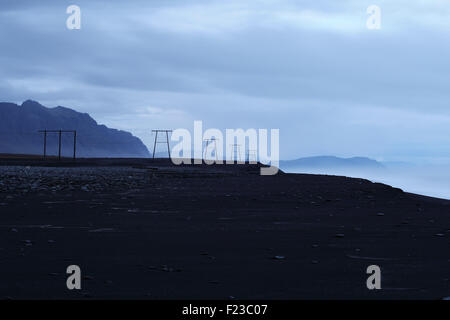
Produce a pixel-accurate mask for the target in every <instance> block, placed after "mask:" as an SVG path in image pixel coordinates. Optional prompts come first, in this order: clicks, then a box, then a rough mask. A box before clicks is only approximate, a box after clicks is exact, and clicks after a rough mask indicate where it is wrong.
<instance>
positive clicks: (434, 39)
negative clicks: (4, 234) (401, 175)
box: [0, 0, 450, 162]
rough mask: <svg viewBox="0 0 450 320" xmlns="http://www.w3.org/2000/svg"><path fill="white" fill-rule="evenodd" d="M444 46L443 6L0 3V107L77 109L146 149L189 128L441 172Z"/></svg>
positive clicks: (294, 152)
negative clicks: (376, 23) (199, 125)
mask: <svg viewBox="0 0 450 320" xmlns="http://www.w3.org/2000/svg"><path fill="white" fill-rule="evenodd" d="M72 4H75V5H78V6H79V7H80V8H81V30H68V29H67V28H66V19H67V17H68V14H66V8H67V7H68V6H69V5H72ZM372 4H375V5H378V6H379V7H380V8H381V10H382V11H381V29H380V30H368V29H367V27H366V20H367V18H368V16H369V15H368V14H367V13H366V9H367V7H368V6H369V5H372ZM449 40H450V1H448V0H395V1H392V0H390V1H381V0H380V1H374V0H371V1H366V0H348V1H344V0H342V1H336V0H308V1H293V0H252V1H250V0H248V1H246V0H226V1H225V0H221V1H216V0H199V1H188V0H186V1H182V0H164V1H163V0H157V1H152V0H135V1H112V0H98V1H92V0H88V1H86V0H72V1H65V0H58V1H54V0H52V1H50V0H44V1H32V0H28V1H27V0H20V1H17V0H1V1H0V44H1V50H0V75H1V76H0V101H10V102H17V103H19V102H22V101H23V100H26V99H33V100H37V101H39V102H41V103H42V104H44V105H46V106H49V107H53V106H57V105H63V106H67V107H71V108H74V109H76V110H78V111H80V112H88V113H89V114H90V115H91V116H93V117H94V118H95V119H96V120H97V121H98V122H100V123H103V124H106V125H108V126H110V127H114V128H119V129H124V130H128V131H131V132H133V133H134V134H135V135H137V136H138V137H140V138H141V139H142V140H143V141H144V143H146V144H147V145H148V146H149V147H150V146H151V141H152V136H151V135H150V130H151V129H154V128H173V129H175V128H187V129H191V128H192V126H193V121H194V120H203V123H204V127H205V128H212V127H214V128H221V129H225V128H239V127H242V128H267V129H270V128H279V129H280V142H281V144H280V154H281V158H283V159H291V158H297V157H301V156H311V155H323V154H333V155H337V156H368V157H371V158H375V159H378V160H387V161H396V160H403V161H412V162H423V161H431V162H450V108H449V104H450V88H449V86H450V82H449V79H450V63H449V60H448V57H449V56H450V41H449Z"/></svg>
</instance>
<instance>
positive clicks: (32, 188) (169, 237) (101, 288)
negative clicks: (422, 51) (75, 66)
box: [0, 160, 450, 299]
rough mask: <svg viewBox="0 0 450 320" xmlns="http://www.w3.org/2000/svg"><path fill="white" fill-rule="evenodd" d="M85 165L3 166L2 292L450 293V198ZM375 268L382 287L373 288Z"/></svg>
mask: <svg viewBox="0 0 450 320" xmlns="http://www.w3.org/2000/svg"><path fill="white" fill-rule="evenodd" d="M2 164H3V165H5V164H9V165H13V164H16V165H17V164H20V165H36V164H40V162H39V161H37V160H30V161H28V162H26V163H25V162H24V161H17V162H14V161H12V162H11V161H10V162H7V163H6V162H3V163H2ZM113 164H114V165H119V166H118V167H116V166H111V165H113ZM40 165H42V164H40ZM96 165H102V166H101V167H98V166H96ZM78 166H79V167H76V168H73V167H59V168H55V167H46V168H41V167H34V166H31V167H26V166H20V167H8V166H0V191H1V193H0V234H1V242H0V271H1V273H0V298H8V299H9V298H11V299H23V298H26V299H28V298H31V299H47V298H52V299H53V298H63V299H66V298H76V299H78V298H82V299H89V298H90V299H92V298H93V299H104V298H105V299H110V298H112V299H119V298H126V299H128V298H132V299H180V298H181V299H197V298H206V299H230V298H232V297H234V298H236V299H316V298H319V299H341V298H342V299H349V298H351V299H367V298H369V299H372V298H373V299H392V298H402V299H403V298H406V299H423V298H425V299H442V298H444V297H447V296H450V280H449V278H450V268H449V267H450V250H449V248H450V246H449V244H450V243H449V236H450V229H449V228H450V201H446V200H439V199H433V198H428V197H422V196H418V195H413V194H407V193H403V192H402V191H401V190H399V189H395V188H391V187H389V186H386V185H382V184H377V183H371V182H369V181H367V180H361V179H350V178H345V177H336V176H320V175H301V174H283V173H280V174H278V175H277V176H260V175H259V170H258V169H257V168H255V167H253V168H252V167H251V166H248V165H245V166H244V165H234V166H230V165H228V166H214V167H206V166H200V167H195V166H191V167H184V168H180V167H174V166H171V165H168V164H167V163H166V162H164V161H156V162H153V163H152V162H151V161H148V160H133V161H131V160H130V161H125V160H122V161H120V160H117V161H112V160H111V161H108V160H103V161H101V160H98V161H94V160H89V161H88V160H85V161H84V162H83V161H80V162H79V163H78ZM132 166H134V167H135V168H132ZM275 256H282V257H284V258H281V257H280V259H274V257H275ZM71 264H76V265H79V266H80V267H81V270H82V276H83V280H82V290H81V291H76V290H73V291H69V290H68V289H67V288H66V277H67V275H66V273H65V271H66V268H67V266H68V265H71ZM372 264H376V265H379V266H380V267H381V270H382V283H381V285H382V289H381V290H372V291H369V290H368V289H367V288H366V279H367V277H368V275H367V274H366V268H367V266H369V265H372Z"/></svg>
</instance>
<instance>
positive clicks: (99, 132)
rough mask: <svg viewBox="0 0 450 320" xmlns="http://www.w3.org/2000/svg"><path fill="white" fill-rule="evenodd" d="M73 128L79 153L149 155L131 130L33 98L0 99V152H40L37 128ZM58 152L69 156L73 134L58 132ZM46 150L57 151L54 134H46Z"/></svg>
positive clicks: (93, 155)
mask: <svg viewBox="0 0 450 320" xmlns="http://www.w3.org/2000/svg"><path fill="white" fill-rule="evenodd" d="M44 129H47V130H60V129H63V130H77V156H79V157H149V156H150V155H149V152H148V150H147V148H146V147H145V145H144V144H143V143H142V141H141V140H140V139H139V138H137V137H135V136H133V135H132V134H131V133H129V132H126V131H121V130H116V129H110V128H107V127H106V126H104V125H99V124H97V122H96V121H95V120H94V119H92V118H91V117H90V116H89V115H88V114H87V113H79V112H77V111H75V110H72V109H69V108H65V107H60V106H59V107H56V108H46V107H44V106H42V105H41V104H39V103H38V102H36V101H31V100H27V101H25V102H24V103H22V105H17V104H14V103H0V153H12V154H42V152H43V134H40V133H38V131H39V130H44ZM61 144H62V154H63V156H71V155H72V152H73V136H72V134H69V133H65V134H63V136H62V143H61ZM47 152H48V154H49V155H55V154H57V153H58V134H50V133H49V134H48V140H47Z"/></svg>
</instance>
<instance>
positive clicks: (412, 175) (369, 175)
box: [281, 165, 450, 199]
mask: <svg viewBox="0 0 450 320" xmlns="http://www.w3.org/2000/svg"><path fill="white" fill-rule="evenodd" d="M281 169H282V170H283V171H284V172H291V173H313V174H329V175H340V176H348V177H356V178H364V179H368V180H370V181H372V182H381V183H384V184H388V185H390V186H393V187H396V188H400V189H402V190H403V191H405V192H411V193H417V194H422V195H427V196H431V197H437V198H444V199H450V165H439V166H431V165H430V166H427V165H410V166H409V165H407V166H395V167H386V168H383V169H377V170H370V169H369V170H366V169H356V170H354V169H351V168H336V169H318V168H311V169H308V168H291V167H289V168H283V166H281Z"/></svg>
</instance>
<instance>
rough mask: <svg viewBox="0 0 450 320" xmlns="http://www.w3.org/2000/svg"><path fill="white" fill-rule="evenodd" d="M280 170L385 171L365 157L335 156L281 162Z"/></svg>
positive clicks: (380, 165) (377, 163)
mask: <svg viewBox="0 0 450 320" xmlns="http://www.w3.org/2000/svg"><path fill="white" fill-rule="evenodd" d="M280 168H281V169H283V168H299V169H303V168H305V169H325V170H326V169H383V168H384V166H383V164H381V163H380V162H378V161H376V160H372V159H369V158H365V157H353V158H338V157H334V156H318V157H307V158H300V159H296V160H286V161H280Z"/></svg>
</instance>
